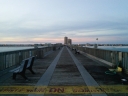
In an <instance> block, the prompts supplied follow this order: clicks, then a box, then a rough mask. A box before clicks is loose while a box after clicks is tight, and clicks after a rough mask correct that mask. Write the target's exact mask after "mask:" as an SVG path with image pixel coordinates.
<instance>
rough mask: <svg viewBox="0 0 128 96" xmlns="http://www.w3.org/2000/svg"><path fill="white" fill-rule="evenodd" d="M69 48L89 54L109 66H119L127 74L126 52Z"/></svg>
mask: <svg viewBox="0 0 128 96" xmlns="http://www.w3.org/2000/svg"><path fill="white" fill-rule="evenodd" d="M70 47H71V48H76V49H78V50H80V51H83V52H85V53H86V54H90V55H92V56H95V57H97V58H100V59H103V60H105V61H108V62H110V63H111V64H112V65H111V66H120V67H121V68H122V69H123V72H124V73H126V74H128V52H121V51H114V50H106V49H97V48H88V47H81V46H70Z"/></svg>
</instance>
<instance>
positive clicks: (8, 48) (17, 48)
mask: <svg viewBox="0 0 128 96" xmlns="http://www.w3.org/2000/svg"><path fill="white" fill-rule="evenodd" d="M33 48H34V47H0V52H7V51H16V50H23V49H33Z"/></svg>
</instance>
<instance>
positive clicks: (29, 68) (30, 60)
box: [27, 56, 35, 74]
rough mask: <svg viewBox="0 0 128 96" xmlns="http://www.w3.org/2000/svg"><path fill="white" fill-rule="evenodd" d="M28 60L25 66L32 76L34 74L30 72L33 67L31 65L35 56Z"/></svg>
mask: <svg viewBox="0 0 128 96" xmlns="http://www.w3.org/2000/svg"><path fill="white" fill-rule="evenodd" d="M28 59H29V61H28V64H27V69H28V70H30V71H31V73H32V74H35V72H34V71H33V70H32V66H33V63H34V59H35V56H33V57H30V58H28Z"/></svg>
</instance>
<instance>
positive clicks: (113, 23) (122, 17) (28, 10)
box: [0, 0, 128, 44]
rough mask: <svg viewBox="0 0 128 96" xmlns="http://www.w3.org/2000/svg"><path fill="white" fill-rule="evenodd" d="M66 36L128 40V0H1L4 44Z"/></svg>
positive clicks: (52, 40) (77, 39)
mask: <svg viewBox="0 0 128 96" xmlns="http://www.w3.org/2000/svg"><path fill="white" fill-rule="evenodd" d="M65 36H66V37H68V38H70V39H72V43H73V44H86V43H92V44H94V43H99V44H106V43H107V44H127V43H128V40H127V39H128V0H0V44H5V43H6V44H35V43H64V37H65ZM96 38H98V40H96Z"/></svg>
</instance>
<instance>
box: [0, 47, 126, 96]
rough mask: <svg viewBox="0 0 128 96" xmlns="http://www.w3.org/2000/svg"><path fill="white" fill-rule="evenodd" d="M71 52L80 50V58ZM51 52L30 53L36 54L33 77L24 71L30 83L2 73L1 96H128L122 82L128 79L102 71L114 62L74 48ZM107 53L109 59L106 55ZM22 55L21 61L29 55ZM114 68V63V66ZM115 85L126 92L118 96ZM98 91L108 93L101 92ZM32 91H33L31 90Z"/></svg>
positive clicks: (118, 74)
mask: <svg viewBox="0 0 128 96" xmlns="http://www.w3.org/2000/svg"><path fill="white" fill-rule="evenodd" d="M72 48H77V49H79V50H80V54H75V51H74V50H72ZM53 49H54V50H52V48H47V49H40V50H42V51H36V52H35V51H32V54H33V55H37V54H38V56H37V58H36V59H35V61H34V65H33V70H34V72H35V73H36V74H31V73H30V72H29V71H28V70H26V76H27V77H28V79H29V80H27V81H26V80H24V78H22V77H21V76H17V79H16V80H13V79H12V73H9V72H5V73H4V71H7V70H4V71H1V73H3V74H1V75H0V86H1V88H0V96H6V95H7V96H8V94H11V95H9V96H14V94H15V96H19V94H20V95H21V94H22V96H56V95H58V96H128V90H127V88H126V89H125V87H127V85H128V84H127V82H122V81H121V80H122V79H128V75H126V74H122V73H120V72H119V73H117V74H114V75H108V74H105V71H108V69H109V68H111V67H112V66H111V65H112V64H113V63H112V62H114V61H113V60H115V59H113V60H112V62H107V60H106V61H105V60H101V59H99V58H98V56H101V55H96V53H95V54H93V52H95V51H90V50H91V49H86V50H88V53H89V52H90V54H91V55H89V54H87V52H86V51H85V49H82V48H81V47H76V46H68V47H67V46H64V47H56V48H55V47H54V48H53ZM44 50H45V52H44ZM92 50H93V49H92ZM95 50H97V49H95ZM40 52H42V53H43V54H41V53H40ZM102 52H103V51H102ZM39 53H40V54H39ZM106 53H107V54H108V55H109V52H106ZM22 54H24V53H22ZM25 54H28V55H23V56H24V58H25V56H29V55H30V53H29V52H28V53H25ZM92 54H93V55H92ZM110 54H111V53H110ZM108 55H107V56H108ZM1 56H2V55H1ZM94 56H95V57H94ZM114 64H116V63H115V62H114ZM3 68H4V67H3ZM9 68H10V67H9ZM11 68H12V67H11ZM117 85H118V86H119V87H121V86H123V88H122V89H124V90H125V91H124V92H122V93H121V92H120V91H119V90H121V88H119V87H118V86H117ZM125 85H126V86H125ZM6 86H7V87H8V88H9V87H10V88H11V87H12V88H15V90H13V89H12V90H9V89H8V88H7V87H6ZM106 86H107V87H106ZM112 86H116V87H112ZM101 87H102V88H104V87H106V88H107V89H108V90H110V89H111V90H110V91H108V90H107V91H106V90H102V89H101ZM2 88H5V90H3V89H2ZM18 88H19V89H18ZM33 88H35V89H34V90H33ZM97 88H98V89H97ZM21 89H22V90H21ZM23 89H24V90H23ZM37 89H38V90H37ZM17 90H20V91H21V92H19V91H17ZM26 90H27V91H26ZM2 92H3V93H2ZM18 92H19V93H18ZM23 92H24V93H23Z"/></svg>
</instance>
